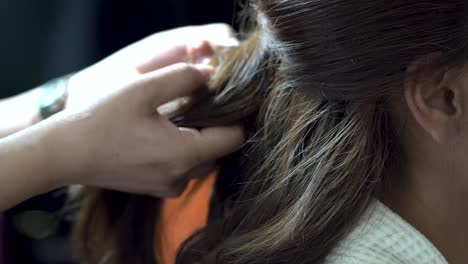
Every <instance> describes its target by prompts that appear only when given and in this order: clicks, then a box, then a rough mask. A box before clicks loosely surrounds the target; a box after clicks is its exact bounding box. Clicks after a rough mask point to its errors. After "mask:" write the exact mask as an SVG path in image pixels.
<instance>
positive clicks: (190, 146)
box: [179, 126, 245, 166]
mask: <svg viewBox="0 0 468 264" xmlns="http://www.w3.org/2000/svg"><path fill="white" fill-rule="evenodd" d="M179 131H180V134H181V136H182V142H184V144H185V146H186V148H184V152H183V153H182V154H181V155H183V156H184V157H183V158H184V159H185V160H186V161H187V164H192V165H193V166H196V165H198V164H205V163H208V162H212V161H215V160H217V159H219V158H221V157H223V156H226V155H228V154H231V153H233V152H235V151H237V150H238V149H239V148H240V147H241V146H242V144H243V143H244V141H245V136H244V131H243V129H242V128H241V127H239V126H232V127H211V128H204V129H202V130H201V131H198V130H195V129H186V128H181V129H180V130H179Z"/></svg>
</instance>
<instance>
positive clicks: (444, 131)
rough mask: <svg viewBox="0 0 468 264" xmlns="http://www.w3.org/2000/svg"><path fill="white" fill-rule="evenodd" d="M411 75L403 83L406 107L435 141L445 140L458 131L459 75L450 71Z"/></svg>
mask: <svg viewBox="0 0 468 264" xmlns="http://www.w3.org/2000/svg"><path fill="white" fill-rule="evenodd" d="M409 74H412V73H409ZM414 77H415V78H412V79H411V80H410V81H407V82H406V83H405V91H404V96H405V101H406V103H407V105H408V108H409V110H410V112H411V114H412V116H413V117H414V118H415V120H416V121H417V123H418V124H419V125H420V126H421V127H422V129H423V130H424V131H426V132H427V133H428V134H429V135H430V136H431V137H432V139H433V140H434V141H436V142H438V143H443V142H446V141H447V140H448V139H449V138H451V137H452V136H454V135H455V134H456V133H458V131H459V128H460V124H462V122H461V121H462V120H461V117H462V113H463V105H464V104H462V102H463V97H464V96H463V94H462V91H463V89H462V88H463V81H462V78H460V75H459V74H455V72H451V71H446V72H443V73H440V72H439V73H437V72H434V73H433V74H432V76H431V74H427V75H425V76H421V75H416V76H414Z"/></svg>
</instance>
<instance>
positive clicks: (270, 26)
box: [77, 0, 468, 264]
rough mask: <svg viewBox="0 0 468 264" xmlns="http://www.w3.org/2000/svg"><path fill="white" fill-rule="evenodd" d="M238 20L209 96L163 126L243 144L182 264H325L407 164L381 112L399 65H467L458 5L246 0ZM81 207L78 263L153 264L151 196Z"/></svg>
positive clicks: (395, 94) (90, 195)
mask: <svg viewBox="0 0 468 264" xmlns="http://www.w3.org/2000/svg"><path fill="white" fill-rule="evenodd" d="M249 10H251V12H250V15H249V17H250V18H251V19H253V23H250V25H249V26H246V27H247V28H246V29H245V39H244V40H243V41H242V42H241V44H240V46H238V47H235V48H230V49H229V50H223V51H219V52H218V54H217V56H216V58H215V59H216V64H217V68H216V71H215V73H214V75H213V77H212V80H211V81H210V83H209V88H207V89H204V90H201V91H200V92H199V93H197V94H195V95H194V97H193V98H192V100H191V101H190V102H189V103H187V104H186V105H184V106H183V107H182V108H181V109H179V110H178V111H177V112H174V113H171V115H170V118H171V120H173V121H174V122H175V123H176V124H177V125H179V126H183V127H195V128H198V127H206V126H218V125H231V124H234V123H242V124H243V125H244V127H245V128H246V131H247V138H248V142H247V144H245V145H244V146H243V148H242V149H241V150H239V151H238V152H237V153H235V154H233V155H231V156H229V157H226V158H225V159H224V160H223V162H222V166H221V171H220V174H219V176H218V180H217V184H216V190H215V196H214V198H213V199H214V203H213V206H212V208H211V214H210V221H209V223H208V224H207V226H206V228H204V229H203V230H200V231H199V232H197V233H196V234H194V235H193V236H192V237H191V238H190V239H188V240H187V241H186V242H185V244H184V245H183V247H182V248H181V249H180V251H179V254H178V257H177V263H179V264H186V263H229V264H234V263H235V264H241V263H242V264H246V263H249V264H254V263H304V264H305V263H308V264H310V263H321V262H323V261H324V259H325V258H326V256H327V255H328V254H329V253H330V251H331V250H332V249H333V248H334V247H335V246H336V245H337V243H338V241H340V239H341V238H342V237H343V236H344V235H346V233H347V232H348V231H349V230H350V229H351V228H352V227H353V224H354V223H355V222H356V221H357V220H358V219H359V217H360V216H361V215H362V214H363V213H364V212H365V210H366V209H367V208H368V207H369V205H370V204H371V203H372V201H373V199H379V198H381V199H383V196H384V194H385V191H386V190H387V188H386V187H387V185H388V184H389V182H390V180H389V175H392V174H395V173H398V171H399V170H401V168H402V164H404V162H405V159H404V152H403V150H402V146H401V144H400V139H399V136H398V133H397V131H398V129H397V127H398V126H397V124H396V121H395V120H394V117H393V116H394V113H393V112H392V109H393V108H394V104H395V102H396V101H398V98H400V96H401V94H402V92H403V91H402V88H403V84H404V82H405V79H406V78H407V76H406V74H407V67H408V66H409V65H410V64H411V63H412V62H414V61H415V60H416V59H419V58H422V57H424V56H427V55H429V54H433V53H440V54H443V56H439V57H437V58H438V59H436V60H433V61H431V64H428V65H427V67H425V68H424V71H431V70H434V69H439V68H444V69H449V68H454V67H458V66H460V65H462V64H463V63H464V62H465V61H466V48H467V47H466V46H467V43H468V40H467V33H466V32H467V31H466V30H467V29H468V27H467V26H466V25H467V24H466V18H465V17H466V12H465V4H464V2H463V1H461V0H460V1H455V0H439V1H427V0H415V1H408V0H398V1H368V0H359V1H349V0H338V1H308V0H288V1H283V0H281V1H280V0H257V1H252V2H251V8H250V9H249ZM421 21H424V22H421ZM83 197H84V201H83V209H82V212H81V216H80V221H79V226H78V229H77V230H78V231H77V234H78V239H79V244H78V245H79V249H80V254H81V257H82V261H83V263H156V259H157V258H156V257H155V256H154V244H153V237H154V232H156V231H155V230H154V223H155V221H156V219H157V217H158V209H159V206H158V205H159V201H158V200H157V199H154V198H150V197H144V196H137V195H131V194H125V193H119V192H114V191H106V190H96V189H94V190H92V189H88V190H87V191H86V192H85V193H83ZM135 227H138V228H135Z"/></svg>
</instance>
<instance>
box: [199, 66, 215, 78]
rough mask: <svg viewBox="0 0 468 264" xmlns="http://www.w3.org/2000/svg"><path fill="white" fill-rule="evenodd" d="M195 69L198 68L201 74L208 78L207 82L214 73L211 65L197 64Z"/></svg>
mask: <svg viewBox="0 0 468 264" xmlns="http://www.w3.org/2000/svg"><path fill="white" fill-rule="evenodd" d="M195 68H197V70H198V71H200V73H201V74H202V75H203V76H204V77H205V78H206V80H209V79H210V78H211V75H213V72H214V68H213V67H212V66H210V65H205V64H195Z"/></svg>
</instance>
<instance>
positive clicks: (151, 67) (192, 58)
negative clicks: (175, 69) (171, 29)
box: [137, 40, 213, 74]
mask: <svg viewBox="0 0 468 264" xmlns="http://www.w3.org/2000/svg"><path fill="white" fill-rule="evenodd" d="M212 55H213V48H212V47H211V46H210V43H209V42H208V41H206V40H205V41H200V42H198V43H194V44H188V45H176V46H174V47H170V48H168V49H167V50H162V51H160V52H159V54H157V55H156V56H154V57H153V58H151V59H150V60H149V61H147V62H145V63H143V64H141V65H139V66H137V70H138V72H139V73H141V74H144V73H148V72H151V71H155V70H158V69H161V68H163V67H166V66H169V65H172V64H175V63H179V62H193V63H197V62H198V61H200V60H202V59H203V58H206V57H209V56H212Z"/></svg>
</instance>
